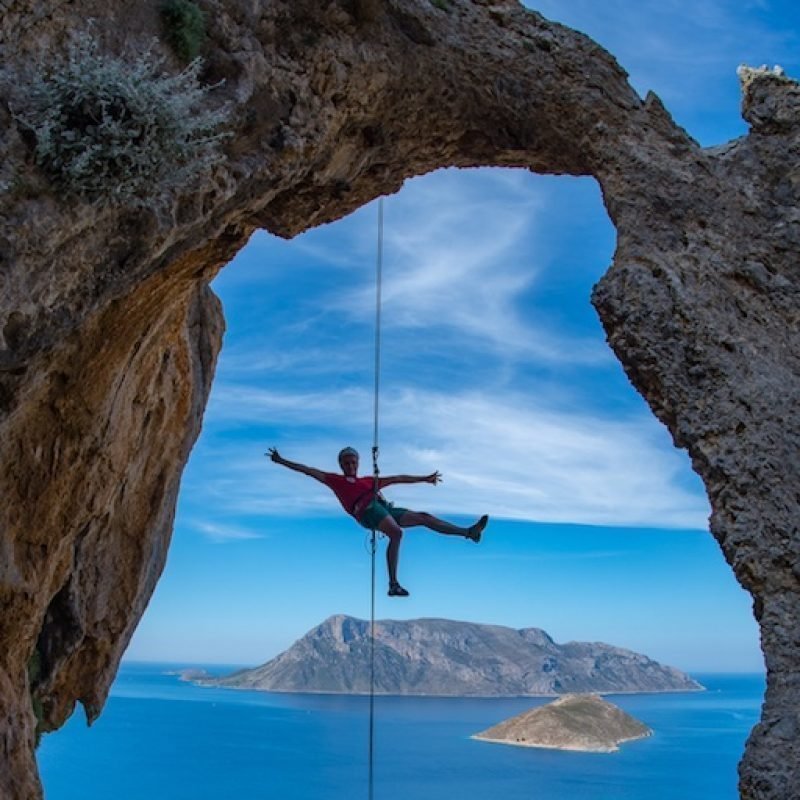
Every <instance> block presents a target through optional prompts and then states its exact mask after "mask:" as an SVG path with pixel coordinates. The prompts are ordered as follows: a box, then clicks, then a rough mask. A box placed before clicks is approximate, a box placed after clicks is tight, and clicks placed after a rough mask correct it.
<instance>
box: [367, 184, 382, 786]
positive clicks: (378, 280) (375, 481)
mask: <svg viewBox="0 0 800 800" xmlns="http://www.w3.org/2000/svg"><path fill="white" fill-rule="evenodd" d="M382 284H383V198H382V197H381V198H380V199H379V200H378V252H377V256H376V259H375V392H374V397H375V403H374V406H373V422H374V426H373V429H372V490H373V493H374V494H375V495H377V494H378V489H379V481H380V470H379V469H378V410H379V404H378V401H379V398H380V388H381V289H382ZM377 536H378V534H377V531H376V530H375V528H372V535H371V537H370V556H371V561H372V585H371V593H370V622H369V758H368V763H369V768H368V774H367V786H368V797H369V800H373V796H374V780H373V760H374V759H373V756H374V752H375V550H376V547H377Z"/></svg>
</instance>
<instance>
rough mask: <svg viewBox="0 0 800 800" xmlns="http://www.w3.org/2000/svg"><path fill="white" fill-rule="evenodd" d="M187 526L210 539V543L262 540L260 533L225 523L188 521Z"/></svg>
mask: <svg viewBox="0 0 800 800" xmlns="http://www.w3.org/2000/svg"><path fill="white" fill-rule="evenodd" d="M187 525H188V527H189V528H191V529H192V530H196V531H198V532H199V533H202V534H203V536H205V537H206V538H208V539H210V540H211V541H212V542H218V543H224V542H234V541H242V540H245V539H261V538H263V537H262V534H260V533H256V532H255V531H252V530H248V529H246V528H242V527H240V526H237V525H229V524H227V523H226V524H218V523H216V522H207V521H200V520H193V521H192V520H190V521H189V522H188V523H187Z"/></svg>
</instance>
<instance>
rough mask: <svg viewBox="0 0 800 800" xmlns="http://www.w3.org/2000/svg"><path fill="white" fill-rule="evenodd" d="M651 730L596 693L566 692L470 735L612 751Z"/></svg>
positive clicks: (530, 744) (533, 744) (519, 743)
mask: <svg viewBox="0 0 800 800" xmlns="http://www.w3.org/2000/svg"><path fill="white" fill-rule="evenodd" d="M652 733H653V731H652V730H651V729H650V728H648V727H647V726H646V725H644V724H643V723H641V722H639V721H638V720H636V719H634V718H633V717H632V716H630V714H626V713H625V712H624V711H623V710H622V709H620V708H617V706H615V705H613V704H612V703H609V702H608V701H607V700H604V699H603V698H602V697H600V696H598V695H596V694H568V695H564V696H562V697H559V698H558V700H555V701H554V702H552V703H549V704H548V705H546V706H539V707H537V708H532V709H531V710H530V711H524V712H523V713H522V714H518V715H517V716H516V717H511V719H507V720H505V722H500V723H498V724H497V725H495V726H493V727H491V728H488V729H487V730H485V731H481V732H480V733H476V734H474V735H473V736H472V738H473V739H481V740H483V741H487V742H498V743H500V744H513V745H517V746H520V747H547V748H551V749H556V750H581V751H583V752H589V753H613V752H614V751H616V750H619V747H618V745H619V744H621V743H622V742H629V741H632V740H633V739H643V738H645V737H647V736H650V735H652Z"/></svg>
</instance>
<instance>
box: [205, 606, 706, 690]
mask: <svg viewBox="0 0 800 800" xmlns="http://www.w3.org/2000/svg"><path fill="white" fill-rule="evenodd" d="M369 627H370V626H369V622H368V621H366V620H361V619H355V618H353V617H348V616H344V615H341V614H340V615H337V616H333V617H330V618H329V619H327V620H325V621H324V622H323V623H322V624H320V625H318V626H317V627H316V628H314V629H313V630H311V631H309V632H308V633H307V634H306V635H305V636H303V637H302V638H301V639H299V640H298V641H297V642H295V643H294V644H293V645H292V646H291V647H290V648H289V649H288V650H286V651H285V652H283V653H281V654H280V655H279V656H277V657H276V658H273V659H272V660H271V661H268V662H267V663H266V664H263V665H262V666H260V667H256V668H254V669H246V670H240V671H238V672H235V673H233V674H232V675H228V676H225V677H222V678H206V677H201V678H198V679H197V680H196V682H197V683H199V684H201V685H206V686H222V687H230V688H236V689H256V690H261V691H270V692H305V693H326V694H366V693H368V692H369V658H370V641H369ZM702 690H703V687H702V686H701V685H700V684H699V683H697V682H696V681H694V680H692V679H691V678H690V677H689V676H688V675H686V674H684V673H683V672H680V671H679V670H677V669H674V668H672V667H668V666H664V665H662V664H659V663H657V662H656V661H653V660H652V659H650V658H648V657H647V656H644V655H640V654H639V653H634V652H632V651H630V650H623V649H622V648H619V647H612V646H611V645H608V644H603V643H600V642H592V643H587V642H568V643H566V644H556V643H555V642H554V641H553V640H552V639H551V638H550V636H548V635H547V634H546V633H545V632H544V631H543V630H540V629H539V628H523V629H521V630H515V629H513V628H506V627H502V626H499V625H479V624H477V623H472V622H455V621H453V620H446V619H416V620H403V621H395V620H380V621H376V623H375V692H376V693H378V694H387V695H435V696H457V697H518V696H526V695H527V696H548V695H562V694H568V693H575V692H591V693H603V694H611V693H627V692H696V691H702Z"/></svg>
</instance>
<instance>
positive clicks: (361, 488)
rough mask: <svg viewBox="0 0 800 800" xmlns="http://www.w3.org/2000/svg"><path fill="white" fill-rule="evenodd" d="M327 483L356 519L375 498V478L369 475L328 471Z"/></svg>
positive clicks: (343, 506) (326, 474)
mask: <svg viewBox="0 0 800 800" xmlns="http://www.w3.org/2000/svg"><path fill="white" fill-rule="evenodd" d="M325 485H326V486H328V487H329V488H330V489H331V490H332V491H333V493H334V494H335V495H336V497H337V498H339V502H340V503H341V504H342V508H343V509H344V510H345V511H346V512H347V513H348V514H350V515H352V516H354V517H356V519H358V516H359V515H360V514H361V512H362V511H363V510H364V509H365V508H366V507H367V506H368V505H369V504H370V503H371V502H372V500H373V499H374V498H375V479H374V478H372V477H369V476H365V477H363V478H349V477H347V476H346V475H337V474H336V473H335V472H326V473H325ZM378 497H380V493H379V494H378Z"/></svg>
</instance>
